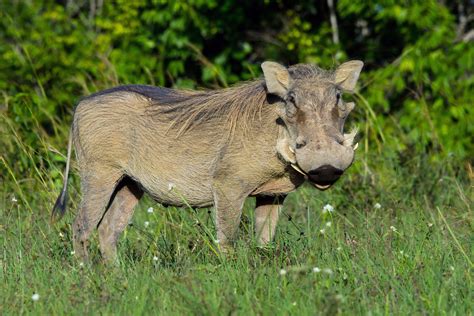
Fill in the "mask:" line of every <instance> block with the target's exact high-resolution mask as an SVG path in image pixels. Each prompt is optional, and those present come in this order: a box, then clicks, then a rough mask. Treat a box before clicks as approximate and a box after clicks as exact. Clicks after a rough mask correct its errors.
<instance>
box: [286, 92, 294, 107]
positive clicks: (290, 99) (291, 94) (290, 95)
mask: <svg viewBox="0 0 474 316" xmlns="http://www.w3.org/2000/svg"><path fill="white" fill-rule="evenodd" d="M286 103H291V104H292V105H294V106H296V98H295V93H294V92H293V91H290V92H289V93H288V95H287V97H286Z"/></svg>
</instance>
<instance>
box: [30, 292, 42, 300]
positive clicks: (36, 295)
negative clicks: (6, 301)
mask: <svg viewBox="0 0 474 316" xmlns="http://www.w3.org/2000/svg"><path fill="white" fill-rule="evenodd" d="M31 299H32V300H33V301H35V302H36V301H37V300H39V299H40V296H39V294H38V293H35V294H33V295H32V296H31Z"/></svg>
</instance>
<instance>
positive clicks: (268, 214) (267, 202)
mask: <svg viewBox="0 0 474 316" xmlns="http://www.w3.org/2000/svg"><path fill="white" fill-rule="evenodd" d="M284 199H285V197H284V196H281V197H278V196H258V197H257V200H256V202H257V205H256V208H255V233H256V235H257V239H258V244H259V245H261V246H263V245H266V244H268V243H269V242H270V241H272V240H273V237H274V236H275V228H276V225H277V223H278V215H279V212H280V209H281V206H282V204H283V200H284Z"/></svg>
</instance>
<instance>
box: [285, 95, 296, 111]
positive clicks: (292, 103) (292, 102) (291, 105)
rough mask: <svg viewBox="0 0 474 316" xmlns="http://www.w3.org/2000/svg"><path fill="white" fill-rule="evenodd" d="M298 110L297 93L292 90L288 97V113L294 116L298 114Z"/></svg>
mask: <svg viewBox="0 0 474 316" xmlns="http://www.w3.org/2000/svg"><path fill="white" fill-rule="evenodd" d="M296 111H297V105H296V98H295V93H294V92H293V91H290V92H289V93H288V95H287V97H286V115H288V117H293V116H295V115H296Z"/></svg>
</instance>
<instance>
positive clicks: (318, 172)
mask: <svg viewBox="0 0 474 316" xmlns="http://www.w3.org/2000/svg"><path fill="white" fill-rule="evenodd" d="M343 173H344V171H343V170H341V169H338V168H335V167H333V166H331V165H324V166H321V167H319V168H317V169H314V170H311V171H310V172H308V177H309V180H310V181H311V182H312V183H313V184H314V185H315V186H316V187H317V188H318V189H320V190H325V189H327V188H329V187H330V186H331V185H332V184H333V183H334V182H336V181H337V179H339V177H340V176H341V175H342V174H343Z"/></svg>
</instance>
